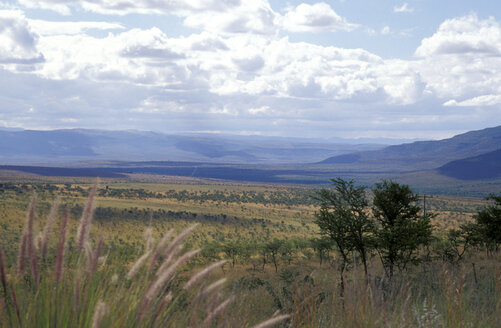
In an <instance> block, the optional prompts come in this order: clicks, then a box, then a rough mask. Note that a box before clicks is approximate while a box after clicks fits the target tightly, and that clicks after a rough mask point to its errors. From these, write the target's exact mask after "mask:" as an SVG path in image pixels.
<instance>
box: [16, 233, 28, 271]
mask: <svg viewBox="0 0 501 328" xmlns="http://www.w3.org/2000/svg"><path fill="white" fill-rule="evenodd" d="M26 240H27V236H26V234H25V233H23V234H22V236H21V243H20V244H19V254H18V255H17V274H18V275H19V276H22V275H23V274H24V260H25V259H26V244H27V241H26Z"/></svg>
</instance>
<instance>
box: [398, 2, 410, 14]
mask: <svg viewBox="0 0 501 328" xmlns="http://www.w3.org/2000/svg"><path fill="white" fill-rule="evenodd" d="M393 12H394V13H412V12H414V8H412V7H409V4H408V3H407V2H405V3H404V4H403V5H401V6H400V7H399V6H395V7H393Z"/></svg>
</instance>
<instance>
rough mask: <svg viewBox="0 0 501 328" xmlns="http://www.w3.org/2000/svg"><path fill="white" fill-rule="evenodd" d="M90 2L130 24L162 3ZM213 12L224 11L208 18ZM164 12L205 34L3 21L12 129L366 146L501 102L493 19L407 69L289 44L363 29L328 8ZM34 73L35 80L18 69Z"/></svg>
mask: <svg viewBox="0 0 501 328" xmlns="http://www.w3.org/2000/svg"><path fill="white" fill-rule="evenodd" d="M25 1H26V0H25ZM45 1H46V3H48V2H47V1H49V2H50V0H45ZM54 1H55V0H54ZM54 3H62V2H54ZM64 3H67V2H64ZM89 3H90V2H89ZM89 3H88V4H87V5H90V4H89ZM92 3H94V4H96V5H102V6H105V7H106V10H112V8H113V10H122V12H127V11H130V12H132V11H134V10H136V11H137V10H139V9H138V8H143V9H144V8H146V7H147V6H150V7H151V8H153V7H152V6H153V4H154V3H153V2H148V1H142V2H138V3H136V4H128V2H127V0H123V1H120V2H115V6H112V2H111V1H98V2H96V1H94V2H92ZM119 4H122V5H123V6H122V7H121V6H119ZM126 4H128V5H126ZM157 5H158V4H157ZM209 5H213V6H220V8H222V9H221V10H220V11H219V12H218V11H216V10H202V9H200V8H203V6H209ZM68 6H69V7H68V8H69V9H71V8H72V7H73V6H77V7H78V6H79V5H78V4H77V3H76V2H74V3H71V2H70V3H69V5H68ZM162 6H164V7H165V8H167V7H166V6H170V7H169V8H170V9H172V10H171V11H169V13H171V12H172V13H174V12H175V13H176V15H180V16H181V17H185V19H184V22H185V24H186V25H189V26H191V27H195V28H200V29H201V31H200V32H197V33H194V34H191V35H189V36H185V37H169V36H168V35H167V34H166V33H165V32H164V31H162V30H161V29H159V28H156V27H153V28H149V29H139V28H134V29H127V28H125V27H124V25H121V24H119V23H107V22H69V21H67V22H48V21H42V20H34V19H27V18H26V17H25V16H24V14H23V13H22V12H21V11H19V10H17V11H15V10H14V11H12V10H11V11H0V39H1V40H2V42H0V61H2V63H3V64H1V65H0V77H1V79H2V80H1V81H0V85H1V86H3V88H1V89H2V90H7V89H8V90H16V91H15V93H16V95H17V96H14V95H12V94H13V93H14V91H2V92H0V112H1V114H2V115H3V116H0V118H1V119H2V121H4V122H5V121H6V120H8V121H10V122H14V123H16V122H17V123H16V124H18V125H21V126H27V124H28V123H27V122H31V123H30V124H32V126H30V127H32V128H37V127H42V126H50V124H51V122H56V123H53V124H54V126H56V125H58V124H63V123H64V124H66V126H71V125H72V124H73V125H74V126H77V125H78V126H85V125H87V126H89V125H92V123H91V122H95V121H96V120H97V119H100V120H102V121H103V122H108V123H106V126H109V125H110V124H116V127H117V128H120V127H127V128H128V127H133V124H138V127H139V128H146V129H157V130H159V129H161V128H162V126H166V125H169V126H175V127H176V129H178V130H186V131H188V130H225V131H227V130H228V129H231V131H238V130H246V129H248V130H252V131H254V132H255V133H259V131H266V129H267V128H268V129H269V128H271V124H274V125H273V127H274V128H276V129H277V130H274V132H276V133H278V134H279V133H280V130H279V129H283V130H282V132H284V133H286V132H287V133H288V132H290V131H293V130H294V129H300V128H301V126H302V125H304V124H309V126H312V127H318V128H319V131H321V130H320V129H324V130H322V131H327V130H329V131H330V130H332V129H334V128H337V129H341V130H350V129H351V130H352V132H350V133H354V132H353V131H361V130H363V129H364V127H362V126H368V125H374V126H377V127H384V128H385V129H387V130H391V129H397V128H398V127H400V128H401V127H402V126H406V127H413V128H415V127H417V126H419V124H421V125H424V124H426V123H428V124H436V125H439V124H440V123H439V122H438V123H437V122H436V117H437V116H436V115H438V114H437V113H436V110H437V108H439V107H440V105H444V106H442V107H441V108H440V110H442V111H443V113H444V114H443V115H445V116H447V117H449V118H451V117H454V119H455V120H458V121H460V118H464V117H465V116H461V115H458V114H457V113H458V112H460V111H464V113H466V112H468V111H470V112H471V111H472V110H474V109H471V108H466V107H472V106H473V107H477V106H478V107H484V106H494V105H496V104H498V103H500V102H501V100H500V96H498V95H500V94H501V55H498V54H500V53H501V41H500V40H501V38H500V35H501V32H500V30H501V28H500V26H499V24H498V23H497V22H496V21H495V20H494V19H493V18H489V19H486V20H480V19H478V18H477V17H476V16H474V15H470V16H466V17H460V18H455V19H451V20H448V21H445V22H444V23H443V24H442V25H441V26H440V28H439V29H438V30H437V31H436V33H435V34H434V35H433V36H431V37H429V38H427V39H424V40H423V42H422V44H421V46H420V47H419V48H418V49H417V50H416V58H415V59H413V60H398V59H384V58H381V57H379V56H377V55H375V54H373V53H371V52H369V51H366V50H363V49H345V48H340V47H332V46H330V47H329V46H321V45H315V44H312V43H308V42H292V41H291V40H290V39H289V38H288V37H286V36H285V37H284V36H283V33H278V32H279V30H280V29H286V30H289V31H311V32H316V31H339V30H349V29H351V28H354V26H353V25H352V24H349V23H347V22H346V20H345V19H344V18H341V17H339V15H337V14H336V13H335V12H334V11H333V10H332V8H331V7H330V6H329V5H326V4H325V3H317V4H314V5H306V4H301V5H299V6H297V7H295V8H291V9H289V10H288V11H287V12H285V13H284V15H283V16H282V15H280V14H278V13H276V12H274V11H273V10H272V9H271V8H270V6H269V3H268V2H267V1H265V0H262V1H255V2H250V1H247V2H241V3H240V2H237V1H226V2H220V3H219V4H215V2H211V1H195V2H193V3H190V4H189V5H188V4H184V2H181V1H179V2H175V1H174V2H168V3H167V2H166V3H164V4H161V5H160V7H162ZM150 7H148V8H150ZM160 7H158V6H157V7H155V8H157V9H158V8H160ZM230 7H231V8H232V9H233V10H232V11H230V10H226V9H228V8H230ZM103 8H104V7H103ZM151 8H150V9H151ZM165 8H164V9H162V10H167V9H165ZM174 8H175V10H174ZM214 8H215V7H214ZM170 9H169V10H170ZM96 10H97V9H96ZM103 10H104V9H103ZM188 10H190V11H191V12H190V15H188V16H183V15H185V13H187V12H188ZM95 30H99V31H107V32H109V33H108V34H107V35H106V36H102V35H104V33H93V32H95ZM282 32H283V31H282ZM378 32H379V33H381V34H384V33H391V30H390V28H389V27H384V28H383V29H382V30H380V31H374V33H378ZM395 33H396V32H393V33H392V34H395ZM486 45H488V47H487V46H486ZM42 58H43V59H44V61H41V60H42ZM33 62H36V64H34V65H30V67H29V70H28V69H27V68H26V66H28V65H19V64H18V63H26V64H28V63H33ZM27 72H29V73H27ZM39 85H40V86H39ZM5 86H9V88H6V87H5ZM451 99H452V100H451ZM461 99H466V100H462V101H460V100H461ZM457 107H461V108H457ZM29 108H35V109H36V110H35V111H33V112H30V111H29ZM489 110H491V111H493V110H495V108H489ZM19 113H23V115H21V114H19ZM388 113H391V115H392V117H391V118H387V117H388V116H387V115H390V114H388ZM409 113H411V114H409ZM420 115H422V117H421V118H420ZM434 115H435V116H434ZM440 115H442V114H440ZM492 115H494V114H492ZM440 117H441V116H440ZM491 117H495V116H491ZM61 118H64V122H63V121H62V119H61ZM108 118H109V119H108ZM223 118H224V120H223ZM382 118H384V119H382ZM226 120H228V121H226ZM451 120H452V118H451ZM221 121H225V123H221ZM446 121H447V120H446ZM33 122H38V123H36V124H39V126H33V124H35V123H33ZM135 122H137V123H135ZM166 122H167V123H166ZM251 122H252V123H251ZM128 124H130V125H128ZM249 124H255V125H253V126H252V127H249V126H250V125H249ZM364 124H366V125H364ZM392 124H394V125H395V126H396V127H395V128H393V127H392ZM150 125H151V128H150ZM223 125H225V126H224V128H223ZM58 126H60V125H58ZM106 126H104V127H106ZM333 127H334V128H333ZM319 134H320V133H319Z"/></svg>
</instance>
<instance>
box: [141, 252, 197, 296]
mask: <svg viewBox="0 0 501 328" xmlns="http://www.w3.org/2000/svg"><path fill="white" fill-rule="evenodd" d="M200 251H201V249H200V248H198V249H195V250H193V251H188V252H186V253H184V254H183V255H182V256H181V257H180V258H178V259H177V260H176V262H174V263H172V264H171V266H169V267H168V268H166V269H165V270H164V271H163V272H160V273H159V275H158V278H157V279H156V280H155V281H153V283H152V284H151V287H150V288H149V289H148V291H147V292H146V294H145V297H146V298H147V299H153V298H154V297H155V295H156V294H157V293H158V291H159V290H160V289H161V288H162V286H164V285H165V283H166V282H167V280H169V278H171V277H172V276H173V275H174V274H175V273H176V270H177V269H178V268H179V267H180V266H181V265H182V264H184V263H185V262H186V261H188V260H189V259H191V258H192V257H193V256H195V255H197V254H198V253H200Z"/></svg>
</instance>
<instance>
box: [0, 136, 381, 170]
mask: <svg viewBox="0 0 501 328" xmlns="http://www.w3.org/2000/svg"><path fill="white" fill-rule="evenodd" d="M0 140H1V141H0V160H1V161H2V162H3V163H4V164H26V163H51V162H53V163H58V162H68V161H82V160H136V161H192V162H226V163H268V164H269V163H271V164H273V163H301V162H314V161H319V160H321V159H323V158H325V157H327V156H332V155H339V154H344V153H350V152H354V151H361V150H374V149H381V148H383V147H384V146H385V145H380V144H368V143H366V144H352V143H346V144H341V143H333V142H329V141H327V140H316V139H299V138H282V137H262V136H231V135H216V134H215V135H209V134H205V135H204V134H200V135H168V134H162V133H156V132H149V131H106V130H87V129H71V130H52V131H34V130H22V131H12V130H0Z"/></svg>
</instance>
